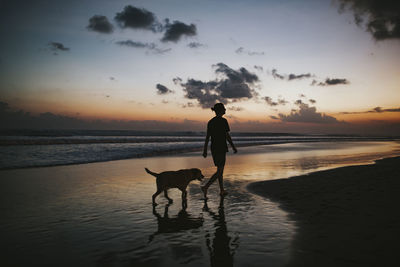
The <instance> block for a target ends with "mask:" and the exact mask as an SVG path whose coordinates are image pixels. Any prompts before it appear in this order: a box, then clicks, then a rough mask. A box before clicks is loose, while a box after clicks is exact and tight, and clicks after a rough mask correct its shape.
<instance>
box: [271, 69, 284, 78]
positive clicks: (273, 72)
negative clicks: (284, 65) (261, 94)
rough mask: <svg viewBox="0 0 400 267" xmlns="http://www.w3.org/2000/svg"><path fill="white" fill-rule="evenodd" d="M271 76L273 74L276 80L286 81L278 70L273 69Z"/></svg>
mask: <svg viewBox="0 0 400 267" xmlns="http://www.w3.org/2000/svg"><path fill="white" fill-rule="evenodd" d="M271 74H272V77H274V78H275V79H280V80H284V79H285V76H283V75H281V74H279V73H278V71H277V70H276V69H272V71H271Z"/></svg>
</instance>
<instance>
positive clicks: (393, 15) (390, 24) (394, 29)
mask: <svg viewBox="0 0 400 267" xmlns="http://www.w3.org/2000/svg"><path fill="white" fill-rule="evenodd" d="M339 2H340V8H339V11H340V12H342V11H344V10H347V9H348V10H352V11H353V13H354V21H355V23H356V24H357V25H358V26H360V27H363V28H365V30H366V31H367V32H369V33H370V34H371V35H372V36H373V38H374V39H375V40H377V41H381V40H386V39H399V38H400V12H399V10H400V2H399V1H396V0H368V1H365V0H339Z"/></svg>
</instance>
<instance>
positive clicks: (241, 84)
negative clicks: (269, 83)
mask: <svg viewBox="0 0 400 267" xmlns="http://www.w3.org/2000/svg"><path fill="white" fill-rule="evenodd" d="M213 67H215V68H216V69H215V73H216V74H218V75H220V76H221V78H220V79H215V80H211V81H208V82H203V81H200V80H196V79H188V80H187V82H186V83H182V82H181V83H180V85H181V86H182V87H183V90H184V92H185V97H186V98H188V99H196V100H197V101H198V102H199V104H200V106H201V107H203V108H209V107H211V106H213V105H214V104H215V103H217V102H221V103H224V104H227V103H228V102H229V101H240V100H242V99H250V98H252V97H253V96H255V95H257V93H256V92H255V89H254V87H255V85H256V83H257V82H258V81H259V79H258V76H257V75H255V74H253V73H250V72H249V71H248V70H247V69H245V68H240V69H239V70H234V69H232V68H230V67H229V66H227V65H226V64H224V63H218V64H215V65H213ZM178 81H179V80H175V79H174V82H178Z"/></svg>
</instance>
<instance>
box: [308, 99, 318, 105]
mask: <svg viewBox="0 0 400 267" xmlns="http://www.w3.org/2000/svg"><path fill="white" fill-rule="evenodd" d="M308 101H310V103H311V104H315V103H317V100H315V99H309V100H308Z"/></svg>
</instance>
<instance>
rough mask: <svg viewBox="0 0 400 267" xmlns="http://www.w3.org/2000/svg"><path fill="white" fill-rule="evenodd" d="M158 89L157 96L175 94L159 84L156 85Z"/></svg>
mask: <svg viewBox="0 0 400 267" xmlns="http://www.w3.org/2000/svg"><path fill="white" fill-rule="evenodd" d="M156 88H157V94H159V95H165V94H168V93H172V92H173V91H172V90H170V89H168V88H167V87H166V86H164V85H162V84H159V83H158V84H157V85H156Z"/></svg>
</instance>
